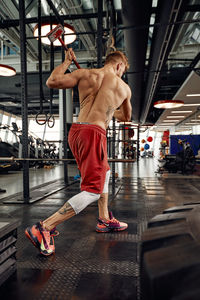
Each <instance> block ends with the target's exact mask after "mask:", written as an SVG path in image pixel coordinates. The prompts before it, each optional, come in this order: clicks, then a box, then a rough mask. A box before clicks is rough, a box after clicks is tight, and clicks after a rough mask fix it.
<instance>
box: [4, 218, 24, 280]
mask: <svg viewBox="0 0 200 300" xmlns="http://www.w3.org/2000/svg"><path fill="white" fill-rule="evenodd" d="M19 225H20V221H19V220H17V219H12V220H10V219H0V285H1V284H2V283H3V282H4V281H6V280H7V279H8V278H9V277H10V276H11V275H12V274H13V273H14V272H15V270H16V251H17V249H16V245H15V244H16V241H17V227H18V226H19Z"/></svg>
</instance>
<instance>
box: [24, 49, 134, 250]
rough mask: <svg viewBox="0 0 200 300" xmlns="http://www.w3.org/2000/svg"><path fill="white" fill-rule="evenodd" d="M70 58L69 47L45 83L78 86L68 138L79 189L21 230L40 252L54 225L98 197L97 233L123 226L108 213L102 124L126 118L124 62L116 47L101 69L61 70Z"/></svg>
mask: <svg viewBox="0 0 200 300" xmlns="http://www.w3.org/2000/svg"><path fill="white" fill-rule="evenodd" d="M73 59H75V54H74V52H73V51H72V49H69V50H68V51H67V52H66V56H65V60H64V62H63V63H62V64H61V65H59V66H57V67H56V68H55V69H54V70H53V72H52V73H51V75H50V77H49V78H48V80H47V86H48V87H49V88H58V89H67V88H73V87H75V86H76V85H78V90H79V99H80V113H79V116H78V120H77V123H74V124H72V126H71V129H70V131H69V136H68V140H69V145H70V148H71V150H72V152H73V155H74V157H75V158H76V162H77V165H78V168H79V170H80V173H81V192H80V193H79V194H77V195H75V196H74V197H72V198H71V199H69V200H68V201H67V202H66V203H65V204H64V206H63V207H62V208H61V209H59V210H58V211H57V212H56V213H55V214H53V215H52V216H50V217H49V218H47V219H46V220H44V221H43V222H40V223H37V224H35V225H33V226H32V227H28V228H27V229H26V231H25V233H26V235H27V237H28V238H29V239H30V240H31V242H32V243H33V244H34V245H35V246H36V247H37V248H38V249H39V250H40V252H41V253H42V254H43V255H51V254H52V253H53V252H55V246H54V240H53V236H55V235H56V232H57V231H55V227H56V226H57V225H59V224H60V223H62V222H63V221H65V220H67V219H69V218H71V217H72V216H74V215H76V214H78V213H79V212H80V211H82V210H83V209H84V208H85V207H86V206H88V205H89V204H91V203H92V202H94V201H97V200H98V208H99V219H98V224H97V226H96V231H97V232H110V231H111V230H112V231H121V230H125V229H126V228H127V227H128V225H127V224H126V223H122V222H119V221H118V220H116V219H115V218H114V217H113V216H112V214H110V215H109V212H108V184H109V177H110V167H109V165H108V162H107V144H106V142H107V141H106V128H107V126H108V124H109V122H110V120H111V119H112V117H113V116H114V117H115V118H117V119H118V120H120V121H129V120H130V119H131V115H132V107H131V103H130V98H131V91H130V88H129V87H128V85H127V84H126V83H125V82H124V81H123V80H122V79H121V77H122V75H123V73H124V72H125V71H126V70H127V68H128V61H127V58H126V56H125V55H124V54H123V53H122V52H120V51H115V52H113V53H110V54H109V55H108V56H107V57H106V61H105V65H104V67H103V68H100V69H91V70H88V69H78V70H75V71H73V72H72V73H68V74H65V71H66V70H67V69H68V67H69V66H70V64H71V62H72V60H73Z"/></svg>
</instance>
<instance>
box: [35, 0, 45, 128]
mask: <svg viewBox="0 0 200 300" xmlns="http://www.w3.org/2000/svg"><path fill="white" fill-rule="evenodd" d="M38 60H39V83H40V111H39V112H38V113H37V114H36V117H35V120H36V123H37V124H38V125H44V124H46V122H47V114H46V113H45V112H44V111H43V101H45V98H44V91H43V85H42V43H41V1H38Z"/></svg>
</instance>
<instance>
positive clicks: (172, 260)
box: [140, 202, 200, 300]
mask: <svg viewBox="0 0 200 300" xmlns="http://www.w3.org/2000/svg"><path fill="white" fill-rule="evenodd" d="M199 213H200V203H199V202H197V203H196V204H192V203H185V204H184V205H182V206H176V207H171V208H169V209H167V210H165V211H163V214H160V215H156V216H155V217H154V218H152V219H151V220H150V222H149V223H148V229H147V230H146V231H145V232H144V233H143V236H142V241H141V248H140V249H141V255H140V257H141V262H140V265H141V291H142V299H143V300H161V299H162V300H169V299H171V300H175V299H177V300H178V299H179V300H181V299H200V289H199V276H200V260H199V252H200V246H199V236H200V235H199V228H200V219H199Z"/></svg>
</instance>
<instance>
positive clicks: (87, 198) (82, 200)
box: [68, 191, 100, 214]
mask: <svg viewBox="0 0 200 300" xmlns="http://www.w3.org/2000/svg"><path fill="white" fill-rule="evenodd" d="M99 198H100V194H95V193H89V192H86V191H83V192H81V193H79V194H77V195H75V196H74V197H72V198H71V199H69V200H68V203H69V204H70V205H71V207H72V208H73V210H74V211H75V213H76V214H78V213H80V212H81V211H82V210H83V209H84V208H85V207H86V206H88V205H89V204H91V203H92V202H95V201H97V200H99Z"/></svg>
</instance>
